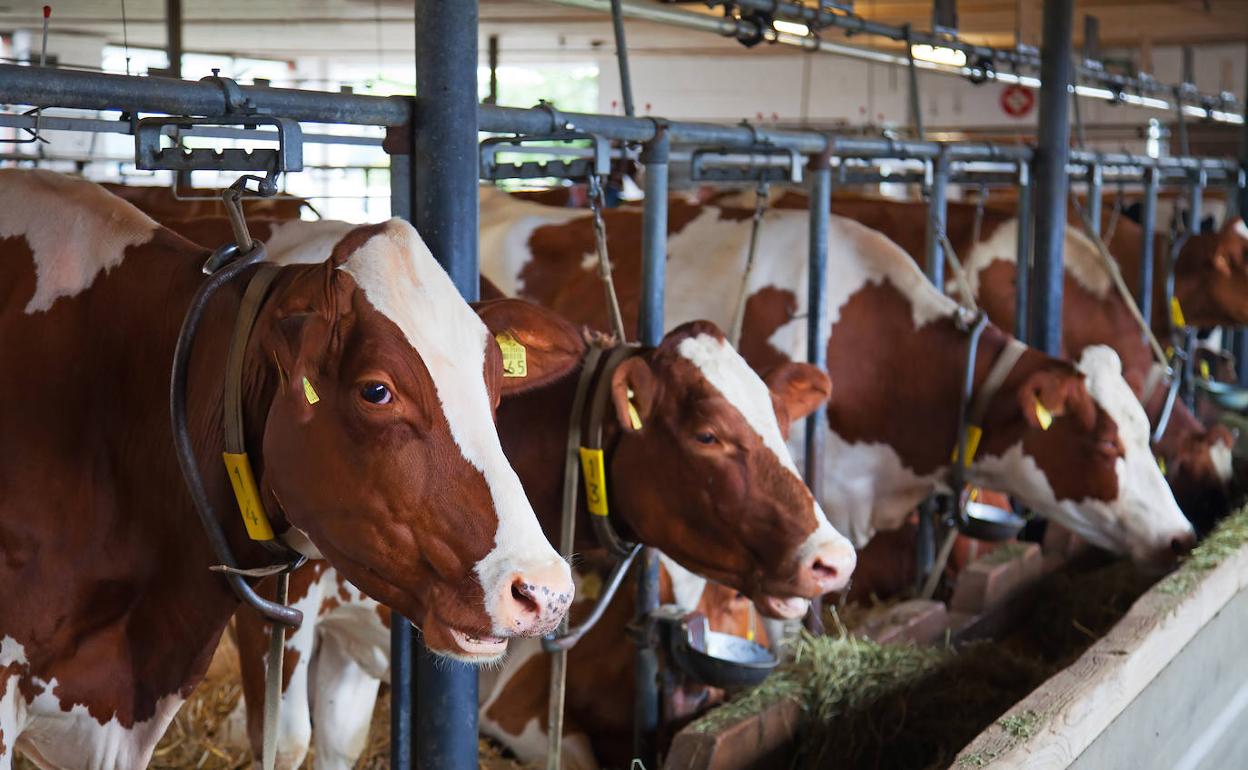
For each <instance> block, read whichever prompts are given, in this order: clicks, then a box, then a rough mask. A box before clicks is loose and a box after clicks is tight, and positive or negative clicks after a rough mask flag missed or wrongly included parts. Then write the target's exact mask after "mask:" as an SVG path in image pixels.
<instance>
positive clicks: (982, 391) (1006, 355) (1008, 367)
mask: <svg viewBox="0 0 1248 770" xmlns="http://www.w3.org/2000/svg"><path fill="white" fill-rule="evenodd" d="M1026 352H1027V346H1026V345H1024V344H1023V343H1021V342H1019V341H1018V340H1016V339H1014V338H1013V337H1011V338H1010V341H1009V342H1007V343H1005V347H1004V348H1003V349H1002V350H1001V352H1000V353H998V354H997V360H996V361H994V362H993V364H992V368H991V369H989V370H988V376H987V377H985V378H984V384H983V385H980V386H979V392H978V393H976V394H975V400H974V401H973V402H972V404H971V411H970V413H969V415H968V419H969V420H970V423H971V424H972V425H978V426H980V427H983V424H984V415H986V414H987V413H988V405H989V404H990V403H992V400H993V399H994V398H996V397H997V391H999V390H1001V386H1002V385H1004V384H1005V380H1006V378H1007V377H1009V376H1010V372H1012V371H1014V367H1015V366H1016V365H1017V364H1018V362H1019V360H1020V359H1021V358H1022V357H1023V354H1024V353H1026Z"/></svg>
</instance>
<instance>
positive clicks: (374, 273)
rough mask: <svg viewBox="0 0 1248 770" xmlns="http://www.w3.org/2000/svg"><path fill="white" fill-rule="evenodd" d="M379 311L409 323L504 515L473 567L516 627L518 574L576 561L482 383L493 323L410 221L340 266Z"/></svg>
mask: <svg viewBox="0 0 1248 770" xmlns="http://www.w3.org/2000/svg"><path fill="white" fill-rule="evenodd" d="M340 269H341V270H343V271H344V272H346V273H348V274H350V275H351V277H352V278H354V279H355V282H356V284H357V285H358V286H359V287H360V289H361V290H362V291H363V292H364V296H365V297H366V298H367V299H368V301H369V302H370V303H371V304H372V305H373V307H375V308H376V309H377V310H378V312H380V313H382V314H383V315H385V316H386V317H387V318H389V319H390V320H391V321H393V322H394V324H395V325H396V326H397V327H398V328H399V329H400V330H401V331H402V332H403V334H404V336H405V337H406V338H407V341H408V342H409V343H410V344H411V346H412V348H413V349H414V350H415V351H416V352H417V353H418V354H419V355H420V357H421V360H422V361H424V364H425V367H426V368H427V369H428V371H429V376H430V378H431V379H432V380H433V385H434V389H435V390H436V391H437V395H438V400H439V402H440V403H441V406H442V411H443V413H444V414H445V417H446V421H447V424H448V425H449V426H450V430H451V436H452V437H453V438H454V440H455V443H456V445H458V447H459V450H460V453H461V454H462V455H463V458H464V459H465V460H467V461H468V463H469V464H471V465H472V467H474V468H476V469H477V470H478V471H480V472H481V474H482V475H483V476H484V477H485V482H486V484H487V486H488V487H489V490H490V495H491V497H492V499H493V502H494V510H495V513H496V514H497V517H498V529H497V531H496V533H495V538H494V548H493V549H492V550H491V551H490V552H489V553H488V554H486V556H485V557H484V558H483V559H482V560H481V561H479V562H478V563H477V565H476V567H475V571H476V574H477V578H478V580H480V582H481V585H482V587H483V588H484V589H485V605H486V612H487V613H488V614H489V616H490V618H491V620H492V622H493V623H494V633H495V634H497V635H499V636H509V635H511V633H512V632H513V629H512V628H511V624H510V623H509V622H506V621H505V619H504V613H502V612H501V611H500V610H501V608H500V603H501V599H502V597H503V596H504V595H506V594H508V592H505V591H500V590H497V589H498V587H499V586H501V585H502V583H503V582H504V581H505V582H508V583H510V581H511V579H512V577H513V576H514V575H516V574H520V573H549V572H550V571H555V572H557V573H558V574H559V575H560V576H561V579H562V580H561V582H562V583H563V584H566V585H568V586H569V587H570V586H571V583H572V577H571V570H570V569H569V568H568V565H567V563H566V562H564V561H563V560H562V559H561V558H560V557H559V554H558V553H557V552H556V551H555V550H554V548H552V547H551V546H550V543H549V542H547V540H546V537H545V535H543V534H542V528H541V526H539V524H538V522H537V516H536V514H534V512H533V508H532V506H531V505H530V504H529V500H528V497H526V496H525V493H524V489H523V488H522V487H521V485H520V479H519V477H517V476H516V472H515V471H514V470H512V467H511V464H510V463H509V462H508V461H507V458H506V456H505V455H504V454H503V448H502V445H501V444H500V443H499V439H498V431H497V430H496V428H495V425H494V418H493V410H492V408H491V404H490V395H489V392H488V390H487V387H486V383H485V375H484V372H485V354H486V344H487V343H489V342H490V340H489V331H488V330H487V329H486V326H485V324H484V323H482V322H481V319H480V318H478V317H477V314H476V313H474V312H473V311H472V308H470V307H469V306H468V305H467V303H465V302H464V300H463V298H462V297H461V296H460V294H459V292H458V291H457V290H456V289H455V286H454V284H452V283H451V279H450V277H449V276H447V274H446V272H445V271H444V270H443V269H442V267H441V266H440V265H438V263H437V262H436V261H435V260H434V258H433V255H432V254H431V253H430V252H429V248H428V247H427V246H426V245H425V244H424V242H423V241H422V240H421V239H420V236H418V235H417V234H416V230H415V229H414V228H413V227H412V226H411V225H410V224H408V223H407V222H404V221H403V220H400V219H392V220H390V222H389V223H387V225H386V227H385V229H384V230H383V231H382V232H381V233H379V234H377V235H374V236H373V237H372V238H370V239H369V240H368V241H367V242H365V243H364V245H363V246H361V247H360V248H359V249H357V250H356V251H355V252H354V253H353V254H352V255H351V256H350V257H349V258H348V260H347V261H346V263H344V264H343V265H342V267H341V268H340Z"/></svg>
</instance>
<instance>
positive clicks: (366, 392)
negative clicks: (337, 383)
mask: <svg viewBox="0 0 1248 770" xmlns="http://www.w3.org/2000/svg"><path fill="white" fill-rule="evenodd" d="M360 397H361V398H363V399H364V400H365V401H367V402H368V403H370V404H378V405H380V404H388V403H390V400H391V399H392V398H393V397H392V396H391V395H390V389H389V388H387V387H386V386H385V385H382V384H381V383H380V382H366V383H364V385H363V386H362V387H361V388H360Z"/></svg>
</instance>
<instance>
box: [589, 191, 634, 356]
mask: <svg viewBox="0 0 1248 770" xmlns="http://www.w3.org/2000/svg"><path fill="white" fill-rule="evenodd" d="M605 207H606V200H605V198H604V193H603V183H602V179H600V178H599V177H597V176H591V177H589V210H590V212H591V213H592V214H593V221H594V247H595V249H596V250H597V251H598V277H599V278H601V279H602V288H603V291H604V292H606V295H607V315H608V317H609V318H610V320H611V331H612V332H613V333H614V334H615V338H616V340H617V341H618V342H620V343H624V342H627V341H628V335H627V334H625V332H624V315H623V314H622V313H621V312H620V300H619V297H617V296H616V294H615V281H614V280H613V279H612V277H611V256H610V254H608V253H607V225H606V222H604V221H603V218H602V210H603V208H605Z"/></svg>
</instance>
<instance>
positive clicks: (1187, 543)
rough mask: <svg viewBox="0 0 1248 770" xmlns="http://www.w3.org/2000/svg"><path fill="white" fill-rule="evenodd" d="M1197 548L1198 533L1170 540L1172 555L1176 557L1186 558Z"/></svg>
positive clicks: (1177, 536) (1176, 536) (1189, 533)
mask: <svg viewBox="0 0 1248 770" xmlns="http://www.w3.org/2000/svg"><path fill="white" fill-rule="evenodd" d="M1195 547H1196V533H1195V532H1184V533H1183V534H1181V535H1175V536H1174V537H1172V538H1170V553H1172V554H1174V555H1175V556H1186V555H1187V554H1189V553H1191V551H1192V549H1193V548H1195Z"/></svg>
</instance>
